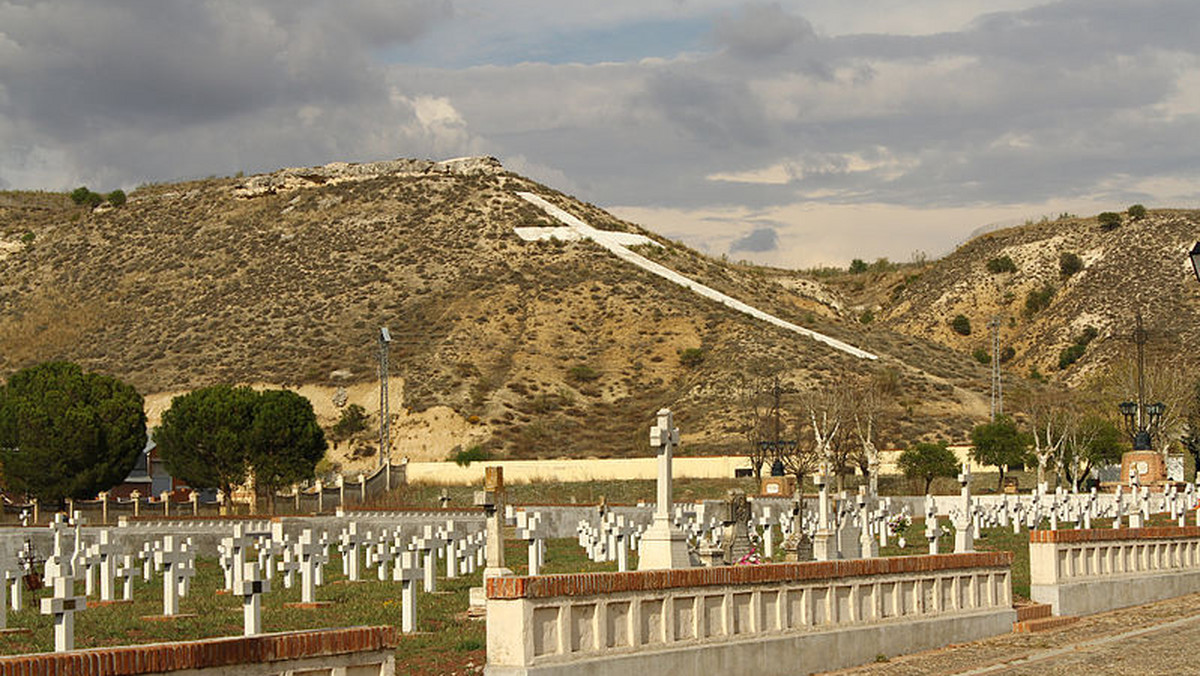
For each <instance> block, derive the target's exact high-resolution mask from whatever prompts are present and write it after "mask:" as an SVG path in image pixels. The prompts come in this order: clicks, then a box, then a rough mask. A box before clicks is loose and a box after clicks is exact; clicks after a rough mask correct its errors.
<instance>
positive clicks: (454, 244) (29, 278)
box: [0, 158, 988, 462]
mask: <svg viewBox="0 0 1200 676" xmlns="http://www.w3.org/2000/svg"><path fill="white" fill-rule="evenodd" d="M519 192H530V193H534V194H536V195H539V196H541V197H543V198H544V199H546V200H548V201H549V202H551V203H552V204H553V205H555V206H557V207H559V208H561V209H563V210H565V211H566V212H568V213H569V214H571V215H573V216H576V217H578V218H580V219H582V220H584V221H586V222H587V223H588V224H589V225H591V226H593V227H596V228H599V229H600V230H603V231H610V232H611V231H617V232H622V233H632V234H640V235H643V236H645V237H647V238H649V239H650V240H653V241H654V242H657V244H658V246H642V247H636V248H637V249H638V251H639V252H640V253H641V254H642V255H644V256H645V257H646V258H648V259H651V260H653V261H654V262H656V263H659V264H661V265H663V266H666V267H668V268H670V269H671V270H674V271H676V272H678V273H681V274H684V275H687V276H689V277H690V278H692V279H694V280H696V281H698V282H700V283H702V284H705V285H707V286H709V287H711V288H713V289H715V290H717V291H720V292H722V293H726V294H728V295H730V296H733V297H734V298H737V299H739V300H741V301H744V302H746V303H749V304H751V305H753V306H754V307H756V308H759V309H761V310H763V311H765V312H769V313H771V314H773V315H775V316H776V317H779V318H781V319H783V320H786V321H787V322H792V323H795V324H798V325H800V326H803V327H806V328H810V329H813V330H815V331H819V332H821V333H823V334H825V335H828V336H831V337H833V338H836V339H839V340H843V341H845V342H847V343H850V344H852V345H855V346H857V347H860V348H862V349H865V350H869V351H871V352H873V353H875V354H878V355H880V359H879V360H878V361H870V360H863V359H858V358H855V357H853V356H850V355H848V354H846V353H844V352H841V351H839V350H837V349H833V348H831V347H829V346H827V345H824V344H822V343H819V342H816V341H814V340H811V339H808V338H804V337H801V336H797V335H796V334H795V333H791V332H788V331H785V330H782V329H780V328H778V327H775V326H772V325H770V324H767V323H765V322H763V321H760V320H757V319H753V318H751V317H749V316H747V315H745V314H742V313H739V312H736V311H734V310H732V309H730V308H729V307H726V306H724V305H721V304H719V303H716V302H713V301H711V300H708V299H706V298H702V297H700V296H698V295H696V294H695V293H693V292H691V291H689V290H687V289H685V288H682V287H680V286H678V285H676V284H672V283H670V282H668V281H666V280H664V279H662V278H661V277H659V276H656V275H654V274H650V273H649V272H647V271H645V270H643V269H640V268H637V267H634V266H632V265H630V264H629V263H628V262H626V261H624V260H621V259H618V258H617V257H615V256H614V255H612V253H610V252H609V251H607V250H605V249H604V248H602V247H601V246H599V245H598V244H597V243H596V242H594V241H590V240H586V239H585V240H579V241H561V240H548V241H538V242H527V241H524V240H523V239H522V238H520V237H518V236H517V235H516V234H515V233H514V228H517V227H525V226H543V227H555V226H559V225H561V224H560V223H559V222H557V221H556V220H555V219H553V218H551V216H550V215H549V214H548V213H547V212H546V211H545V210H543V209H539V208H537V207H535V206H534V205H533V204H531V203H530V202H529V201H528V200H526V199H522V198H521V197H520V196H518V195H517V193H519ZM0 265H3V267H4V270H5V273H4V275H3V277H2V278H0V376H2V375H6V374H8V373H11V372H13V371H14V370H16V369H18V368H20V367H22V366H26V365H29V364H32V363H36V362H39V361H43V360H48V359H71V360H74V361H77V362H79V363H81V364H82V365H83V366H84V367H85V368H88V369H94V370H99V371H102V372H106V373H110V374H113V375H116V376H119V377H121V378H124V379H126V380H128V381H129V382H131V383H132V384H134V385H135V386H136V387H137V388H138V389H139V390H140V391H141V392H143V393H145V394H146V395H147V396H148V401H150V402H151V406H152V408H154V411H152V414H153V413H155V412H157V411H158V410H161V408H163V407H165V406H166V405H167V404H168V403H169V397H170V395H171V394H172V393H177V392H180V391H184V390H188V389H191V388H195V387H199V386H204V385H209V384H213V383H217V382H235V383H269V384H274V385H286V386H292V387H301V386H303V387H304V391H305V392H306V393H307V394H308V395H309V396H310V398H313V399H314V404H316V405H317V408H318V412H319V413H320V414H321V415H322V416H323V421H324V423H325V424H327V425H329V424H332V422H333V420H334V417H335V416H336V414H337V411H338V409H337V406H335V405H334V400H335V399H336V400H337V401H338V403H341V402H342V400H343V398H344V397H349V400H350V401H351V402H357V403H361V404H362V405H364V406H365V407H366V408H367V410H368V411H374V410H376V407H377V401H378V399H377V394H375V392H376V391H377V389H376V387H375V385H374V383H375V382H376V366H375V364H376V355H377V352H376V336H377V335H378V327H380V326H388V327H389V328H390V330H391V333H392V335H393V336H394V337H395V338H396V342H395V344H394V345H393V348H392V351H391V364H392V368H391V373H392V382H393V392H392V397H391V399H392V401H393V402H394V406H393V411H394V415H395V417H396V421H395V424H394V429H395V435H396V438H397V453H398V454H401V455H409V456H411V457H414V458H424V457H444V456H445V454H446V453H447V452H448V451H450V450H451V449H452V448H454V447H455V446H458V447H462V446H466V445H469V444H474V443H481V444H483V445H485V446H486V447H488V448H490V449H492V450H493V451H495V452H496V453H499V454H502V455H507V456H512V457H553V456H561V455H572V456H592V455H595V456H620V455H626V454H630V453H647V452H649V451H648V446H647V441H646V439H645V437H646V429H647V427H648V425H649V424H650V421H651V420H652V418H653V415H654V412H655V411H656V410H657V409H658V408H660V407H662V406H670V407H671V408H672V409H674V410H675V411H676V414H677V419H678V420H679V424H680V426H681V428H682V429H683V430H684V437H685V449H684V452H687V453H737V452H740V450H741V449H742V448H743V447H744V446H745V444H746V442H745V439H744V436H743V435H742V434H741V433H740V431H739V430H740V429H741V427H742V426H743V424H744V423H743V420H744V417H745V416H744V414H745V406H744V405H743V403H742V402H741V400H740V395H741V390H742V389H743V388H742V387H741V385H740V383H741V382H742V381H744V380H745V379H747V377H748V376H752V375H772V374H778V375H780V376H781V379H782V380H783V382H784V383H786V384H789V385H791V386H792V387H793V388H794V389H797V390H804V389H808V388H811V387H814V386H816V385H819V384H821V383H831V382H834V381H837V380H839V379H844V378H845V377H846V376H847V374H860V375H863V376H867V375H872V374H874V375H876V376H879V375H880V374H883V377H886V378H888V379H889V380H890V381H892V382H894V383H895V385H896V386H897V389H896V390H894V392H895V394H894V395H893V397H892V399H891V400H889V405H890V406H892V407H893V409H894V412H895V415H894V425H893V426H892V430H891V431H890V432H889V434H890V435H891V436H892V437H893V438H894V439H901V438H906V439H910V440H911V439H913V438H916V437H920V436H942V437H950V438H952V439H961V438H962V437H963V435H964V433H965V431H966V430H968V429H969V427H970V426H971V425H972V424H974V423H975V422H977V421H978V420H979V418H980V416H981V415H984V414H986V409H987V407H986V401H985V400H984V398H983V394H984V393H986V391H987V382H988V380H987V379H988V371H987V369H985V368H984V367H982V366H981V365H980V364H978V363H977V362H975V361H974V360H972V359H971V358H970V357H969V356H967V355H965V354H962V353H961V352H960V351H959V350H958V348H959V347H960V346H958V345H956V344H954V343H953V341H946V342H945V344H938V342H936V341H930V340H927V339H926V338H925V337H923V336H921V335H919V334H920V332H919V331H915V330H913V327H914V326H915V325H916V323H917V322H918V320H916V319H912V320H906V319H905V318H904V317H905V316H906V315H905V310H903V309H901V308H899V307H896V308H893V309H891V310H889V313H888V321H887V322H886V323H881V322H875V323H869V324H864V323H862V321H860V319H861V317H860V316H859V313H858V312H857V311H850V310H847V308H846V306H845V303H844V301H843V299H842V298H841V294H840V292H838V291H837V290H836V289H835V290H831V289H830V288H827V287H825V286H824V285H823V284H822V283H821V282H820V281H814V280H812V279H809V278H806V277H805V276H804V275H801V274H799V273H795V272H792V271H785V270H776V269H768V268H761V267H755V266H744V265H735V264H729V263H725V262H722V261H718V260H715V259H712V258H708V257H705V256H703V255H701V254H699V253H697V252H695V251H693V250H691V249H688V248H686V247H684V246H682V245H680V244H678V243H675V242H672V241H668V240H664V239H663V238H661V237H659V236H658V235H656V234H654V233H653V232H651V231H648V230H644V229H642V228H641V227H639V226H637V225H634V224H632V223H627V222H624V221H621V220H619V219H617V218H615V217H613V216H612V215H610V214H608V213H606V212H604V211H603V210H601V209H599V208H597V207H595V206H593V205H590V204H586V203H584V202H581V201H579V200H576V199H574V198H572V197H570V196H568V195H564V194H562V193H559V192H558V191H555V190H553V189H552V188H550V187H547V186H544V185H540V184H538V183H536V182H534V181H531V180H529V179H527V178H524V177H521V176H519V175H516V174H514V173H511V172H509V171H506V170H505V169H504V168H503V167H502V166H500V164H499V163H498V162H497V161H495V160H493V159H491V158H466V159H462V160H453V161H448V162H441V163H435V162H427V161H417V160H397V161H392V162H376V163H367V164H344V163H338V164H332V165H326V166H324V167H311V168H303V169H287V170H282V171H279V172H275V173H273V174H267V175H260V176H253V177H248V178H240V177H238V178H210V179H205V180H198V181H190V182H184V183H178V184H170V185H165V184H164V185H148V186H143V187H141V188H139V189H137V190H134V191H132V192H131V193H130V195H129V199H128V202H127V203H126V204H125V205H123V206H121V207H119V208H109V207H107V206H104V205H102V206H101V207H99V208H97V209H95V210H92V209H90V208H87V207H79V206H76V205H74V204H72V203H71V201H70V200H69V199H68V198H67V197H66V196H65V195H59V194H53V193H5V194H3V195H2V196H0ZM936 270H937V268H936V266H935V268H934V270H933V271H927V272H925V273H921V277H922V280H923V281H922V282H921V284H922V285H925V286H921V285H918V286H916V287H914V288H913V292H914V293H924V294H930V293H933V291H932V289H933V288H934V287H933V284H934V282H935V279H937V275H940V274H941V273H940V272H936ZM918 271H919V269H918ZM909 272H910V273H913V271H912V270H910V271H909ZM935 337H937V336H935ZM687 350H691V351H692V352H690V353H689V354H690V355H692V357H693V358H692V359H686V360H681V354H683V353H684V351H687ZM685 362H686V363H685ZM401 404H402V405H401ZM152 417H154V416H153V415H152ZM353 448H354V450H355V452H356V453H357V454H359V455H369V454H370V453H371V452H372V450H373V449H372V448H371V446H370V440H369V435H363V438H362V439H361V440H360V441H359V442H358V443H357V444H354V445H353ZM348 450H349V447H345V448H342V449H340V452H343V453H344V452H347V451H348ZM344 460H345V461H346V462H350V460H351V458H349V457H347V458H345V459H344ZM362 462H366V460H362Z"/></svg>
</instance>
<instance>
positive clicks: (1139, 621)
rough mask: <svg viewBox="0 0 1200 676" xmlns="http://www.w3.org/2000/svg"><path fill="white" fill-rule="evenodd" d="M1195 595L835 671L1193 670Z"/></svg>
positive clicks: (1042, 675)
mask: <svg viewBox="0 0 1200 676" xmlns="http://www.w3.org/2000/svg"><path fill="white" fill-rule="evenodd" d="M1196 645H1200V594H1191V595H1188V596H1181V597H1179V598H1174V599H1169V600H1166V601H1160V602H1158V603H1152V604H1148V605H1144V606H1136V607H1133V608H1125V609H1123V610H1116V611H1112V612H1108V613H1102V614H1099V615H1093V616H1090V617H1086V618H1083V619H1082V620H1080V621H1079V622H1077V623H1075V624H1072V625H1070V626H1067V627H1063V628H1062V629H1057V630H1053V631H1047V632H1042V633H1037V634H1005V635H1003V636H996V637H993V638H990V639H987V640H983V641H976V642H974V643H965V644H962V645H953V646H949V647H946V648H941V649H939V650H931V651H928V652H923V653H917V654H914V655H904V656H901V657H896V658H894V659H892V660H891V661H889V662H884V663H877V664H870V665H865V666H862V667H857V668H854V669H845V670H841V671H836V672H830V673H832V674H838V676H849V675H851V674H853V675H854V676H867V675H870V676H883V675H887V676H910V675H914V676H915V675H918V674H919V675H921V676H924V675H926V674H929V675H934V674H938V675H944V676H976V675H980V676H982V675H984V674H1005V675H1009V674H1014V675H1028V676H1032V675H1034V674H1037V675H1038V676H1052V675H1058V674H1085V673H1089V672H1091V673H1096V674H1105V675H1106V676H1108V675H1110V674H1147V673H1152V674H1198V673H1200V657H1197V655H1196V653H1195V646H1196Z"/></svg>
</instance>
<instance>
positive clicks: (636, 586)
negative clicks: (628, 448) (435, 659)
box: [485, 552, 1016, 676]
mask: <svg viewBox="0 0 1200 676" xmlns="http://www.w3.org/2000/svg"><path fill="white" fill-rule="evenodd" d="M1011 565H1012V555H1011V554H1010V553H1008V552H986V553H971V554H943V555H936V556H911V557H892V558H882V559H859V560H852V561H823V562H816V563H789V564H768V565H760V566H729V567H717V568H704V569H683V570H663V571H639V572H631V573H591V574H578V575H549V576H540V577H500V578H492V579H490V580H488V582H487V596H488V627H487V630H488V641H487V646H488V662H487V670H486V672H485V673H487V674H489V675H490V676H509V675H513V676H515V675H518V674H546V675H549V674H562V675H569V674H570V675H577V674H579V673H587V674H589V675H594V676H602V675H607V674H614V675H617V674H627V673H634V672H639V673H666V674H671V673H679V674H685V673H687V674H699V673H715V672H717V671H720V670H722V669H720V665H723V664H724V665H728V664H737V665H738V666H739V670H740V671H743V672H745V673H754V674H779V675H781V676H782V675H784V674H796V673H809V672H812V671H827V670H830V669H837V668H841V667H845V666H850V665H853V664H861V663H863V662H867V661H870V660H873V659H875V657H876V656H877V655H879V654H892V655H894V654H900V653H911V652H915V651H919V650H924V649H928V648H933V647H937V646H942V645H946V644H948V643H952V642H961V641H968V640H974V639H978V638H982V637H985V636H991V635H995V634H1000V633H1005V632H1009V631H1011V630H1012V622H1013V620H1014V619H1015V617H1016V614H1015V612H1014V611H1013V609H1012V592H1011Z"/></svg>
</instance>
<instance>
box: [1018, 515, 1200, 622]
mask: <svg viewBox="0 0 1200 676" xmlns="http://www.w3.org/2000/svg"><path fill="white" fill-rule="evenodd" d="M1029 577H1030V596H1031V597H1032V598H1033V600H1034V601H1038V602H1039V603H1048V604H1050V605H1051V606H1052V607H1053V609H1054V614H1055V615H1090V614H1092V613H1099V612H1103V611H1106V610H1113V609H1115V608H1125V607H1128V606H1136V605H1141V604H1143V603H1151V602H1153V601H1160V600H1162V599H1166V598H1172V597H1175V596H1184V595H1186V594H1192V593H1195V592H1198V591H1200V528H1198V527H1195V526H1185V527H1182V528H1179V527H1167V528H1111V529H1091V530H1059V531H1033V532H1031V533H1030V534H1029Z"/></svg>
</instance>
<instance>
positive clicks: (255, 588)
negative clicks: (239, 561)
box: [235, 563, 271, 636]
mask: <svg viewBox="0 0 1200 676" xmlns="http://www.w3.org/2000/svg"><path fill="white" fill-rule="evenodd" d="M242 571H243V572H242V581H241V582H240V583H239V585H238V589H236V590H235V593H236V594H237V595H238V596H241V597H242V624H243V627H242V635H243V636H255V635H257V634H261V633H262V595H263V594H265V593H267V592H269V591H271V581H270V580H264V579H260V577H259V574H258V573H259V571H258V566H257V565H255V564H253V563H247V564H246V565H245V567H244V568H243V569H242Z"/></svg>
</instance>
